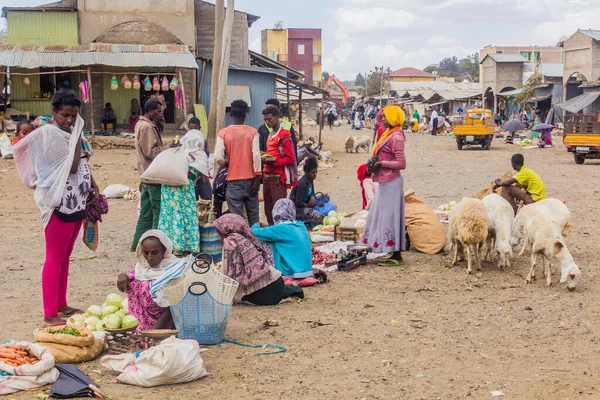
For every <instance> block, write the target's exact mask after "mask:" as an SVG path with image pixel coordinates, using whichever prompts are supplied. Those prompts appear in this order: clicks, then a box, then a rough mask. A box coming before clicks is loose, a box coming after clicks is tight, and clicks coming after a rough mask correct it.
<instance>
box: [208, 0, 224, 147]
mask: <svg viewBox="0 0 600 400" xmlns="http://www.w3.org/2000/svg"><path fill="white" fill-rule="evenodd" d="M224 19H225V2H224V0H216V3H215V45H214V50H213V59H212V79H211V86H210V111H209V113H208V132H207V135H208V144H209V147H210V148H211V149H214V148H215V143H216V141H217V94H218V86H219V75H220V68H221V59H222V57H223V22H224Z"/></svg>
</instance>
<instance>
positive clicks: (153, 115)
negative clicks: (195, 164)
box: [131, 99, 171, 251]
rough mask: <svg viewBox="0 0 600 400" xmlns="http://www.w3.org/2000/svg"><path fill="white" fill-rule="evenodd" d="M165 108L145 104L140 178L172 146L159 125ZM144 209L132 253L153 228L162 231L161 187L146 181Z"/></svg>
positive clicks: (139, 129)
mask: <svg viewBox="0 0 600 400" xmlns="http://www.w3.org/2000/svg"><path fill="white" fill-rule="evenodd" d="M162 113H163V106H162V103H161V102H160V101H159V100H157V99H150V100H148V101H147V102H146V104H145V105H144V115H143V116H142V117H140V120H139V121H138V123H137V124H136V126H135V154H136V158H137V168H138V173H139V174H140V176H142V174H143V173H144V171H146V169H147V168H148V167H149V166H150V164H151V163H152V161H153V160H154V159H155V158H156V156H158V155H159V154H160V153H161V152H162V151H164V150H166V149H168V148H169V147H171V146H170V145H169V144H166V145H165V144H163V140H162V137H161V135H160V133H159V130H158V127H157V123H158V122H159V121H160V120H161V119H162V118H161V117H162ZM141 186H142V188H141V192H142V196H141V200H140V202H141V210H140V216H139V217H138V221H137V226H136V228H135V234H134V236H133V242H132V243H131V251H135V250H136V248H137V245H138V242H139V241H140V237H142V235H143V234H144V233H146V231H149V230H150V229H157V228H158V219H159V217H160V197H161V185H155V184H150V183H145V182H143V181H142V185H141Z"/></svg>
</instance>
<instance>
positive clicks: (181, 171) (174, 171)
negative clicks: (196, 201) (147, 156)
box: [141, 147, 189, 186]
mask: <svg viewBox="0 0 600 400" xmlns="http://www.w3.org/2000/svg"><path fill="white" fill-rule="evenodd" d="M188 169H189V163H188V159H187V156H186V154H185V152H184V151H183V149H182V148H181V147H177V148H174V149H167V150H165V151H163V152H162V153H160V154H159V155H158V156H156V158H155V159H154V160H153V161H152V163H151V164H150V166H149V167H148V169H146V171H144V173H143V174H142V176H141V180H142V182H144V183H150V184H155V185H167V186H187V185H188V184H189V180H188Z"/></svg>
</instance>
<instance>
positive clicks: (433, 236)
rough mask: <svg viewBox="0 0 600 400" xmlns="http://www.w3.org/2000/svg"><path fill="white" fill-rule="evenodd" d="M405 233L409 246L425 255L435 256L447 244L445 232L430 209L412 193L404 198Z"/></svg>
mask: <svg viewBox="0 0 600 400" xmlns="http://www.w3.org/2000/svg"><path fill="white" fill-rule="evenodd" d="M404 214H405V222H406V231H407V232H408V236H409V237H410V242H411V245H412V246H413V247H414V248H416V249H417V250H418V251H420V252H422V253H425V254H437V253H439V252H440V251H442V249H444V247H446V243H447V235H446V230H445V229H444V227H443V226H442V223H441V222H440V221H439V219H438V218H437V216H436V215H435V213H434V212H433V210H432V209H431V207H429V205H427V203H425V202H424V201H423V200H421V199H419V198H418V197H417V196H416V195H415V194H414V193H413V192H408V193H406V195H405V196H404Z"/></svg>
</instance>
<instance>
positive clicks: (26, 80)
mask: <svg viewBox="0 0 600 400" xmlns="http://www.w3.org/2000/svg"><path fill="white" fill-rule="evenodd" d="M23 83H24V84H26V85H29V84H30V83H31V79H29V78H28V77H25V79H23Z"/></svg>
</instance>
